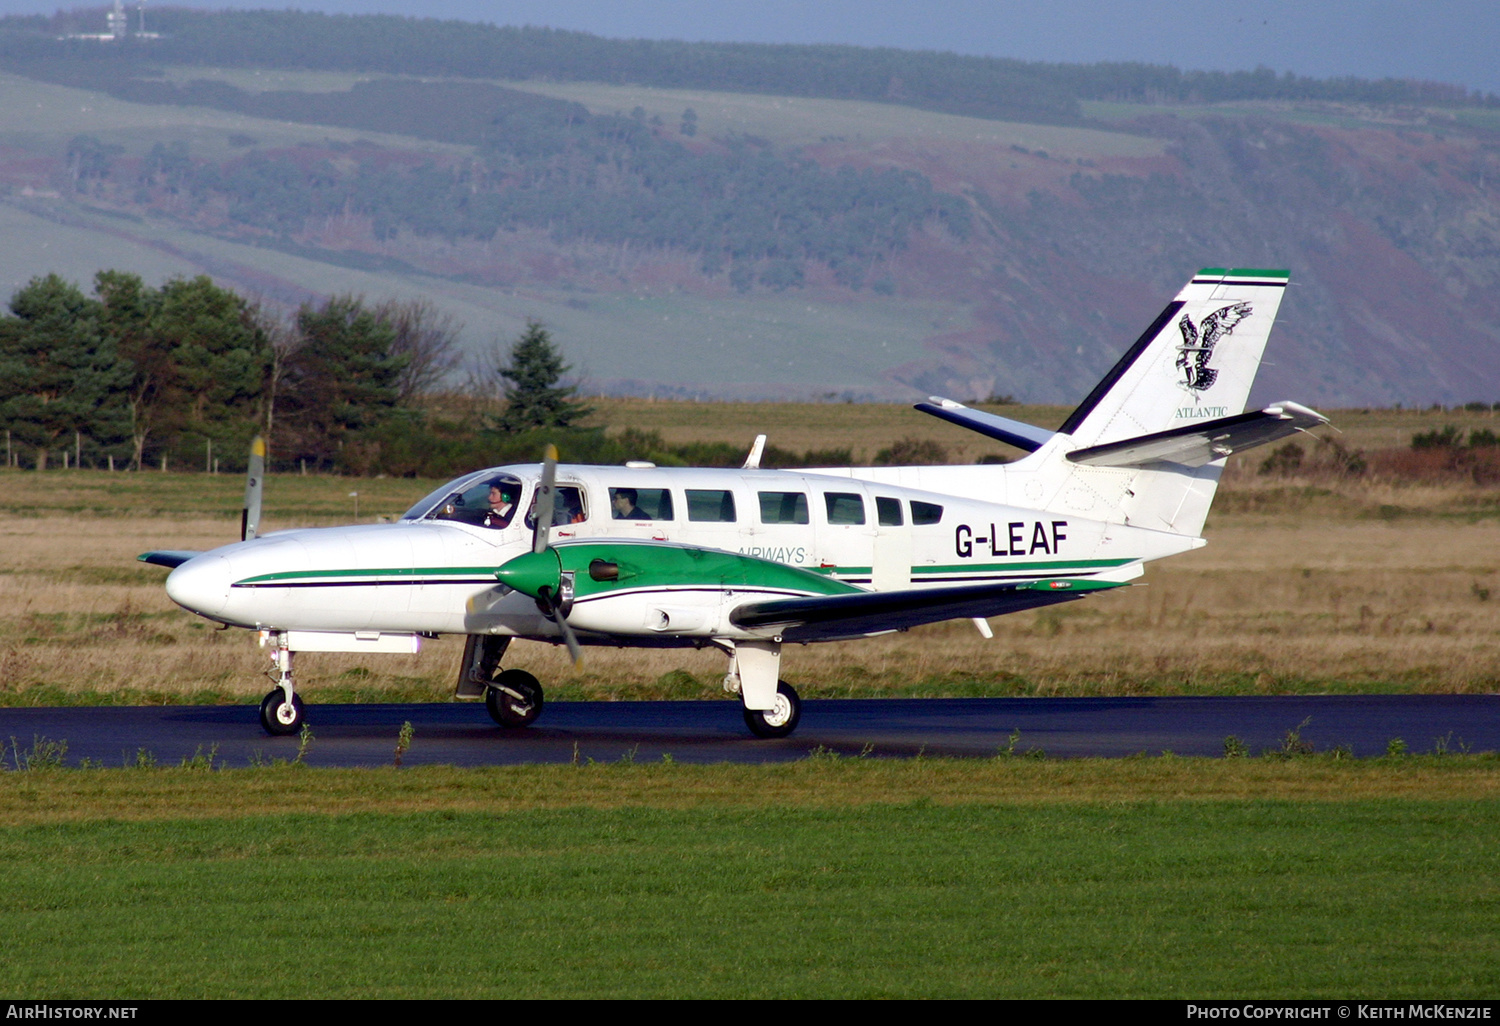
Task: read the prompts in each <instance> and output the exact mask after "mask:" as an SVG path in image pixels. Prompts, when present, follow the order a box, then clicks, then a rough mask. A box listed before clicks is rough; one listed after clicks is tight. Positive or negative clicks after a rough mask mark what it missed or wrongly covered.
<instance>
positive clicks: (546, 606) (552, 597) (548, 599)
mask: <svg viewBox="0 0 1500 1026" xmlns="http://www.w3.org/2000/svg"><path fill="white" fill-rule="evenodd" d="M536 600H537V605H539V606H541V607H542V612H544V613H545V614H546V615H547V616H550V617H552V622H553V623H555V624H557V629H558V631H559V632H560V633H561V634H562V636H563V644H565V645H567V646H568V655H570V656H572V658H573V666H574V668H581V667H582V666H583V646H582V645H580V644H579V643H578V635H576V634H574V633H573V628H572V627H570V626H568V620H567V617H565V616H563V614H562V609H561V607H560V606H559V605H558V603H557V599H556V593H555V592H554V591H553V589H552V587H551V586H549V585H545V584H544V585H542V586H541V587H540V588H538V589H537V592H536Z"/></svg>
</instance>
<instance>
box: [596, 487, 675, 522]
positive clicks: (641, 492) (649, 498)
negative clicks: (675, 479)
mask: <svg viewBox="0 0 1500 1026" xmlns="http://www.w3.org/2000/svg"><path fill="white" fill-rule="evenodd" d="M609 515H610V517H611V518H612V519H614V520H671V519H672V493H671V492H670V491H668V490H667V489H665V488H611V489H610V490H609Z"/></svg>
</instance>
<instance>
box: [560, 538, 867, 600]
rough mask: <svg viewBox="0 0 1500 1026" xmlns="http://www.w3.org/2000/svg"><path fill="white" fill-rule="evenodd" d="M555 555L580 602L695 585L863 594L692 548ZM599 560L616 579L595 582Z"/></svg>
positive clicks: (607, 546)
mask: <svg viewBox="0 0 1500 1026" xmlns="http://www.w3.org/2000/svg"><path fill="white" fill-rule="evenodd" d="M555 551H556V552H557V555H558V558H559V559H560V560H561V561H562V568H563V570H565V571H568V570H571V571H573V574H574V577H573V594H574V595H576V596H577V597H578V598H585V597H588V596H591V595H600V594H604V593H606V592H609V591H614V590H616V589H622V590H623V589H631V590H634V589H639V588H669V587H682V586H694V585H697V586H704V587H712V588H736V587H742V588H754V589H774V590H777V591H788V592H795V593H798V594H803V595H848V594H852V593H856V592H859V591H862V590H863V589H861V588H856V587H854V585H852V584H845V583H844V582H843V581H838V580H834V579H832V578H829V577H826V576H824V575H823V574H820V573H817V572H816V571H813V570H804V569H802V568H800V567H795V566H787V565H786V564H785V563H773V562H772V561H770V560H768V559H760V558H759V557H756V556H742V555H739V554H738V553H734V552H722V551H719V550H718V549H703V548H695V547H694V546H691V545H669V544H662V543H660V542H654V543H652V542H647V543H637V544H630V543H620V542H569V543H566V544H563V545H558V546H556V547H555ZM595 560H602V561H603V562H605V563H613V564H615V565H616V566H618V567H619V576H618V578H617V579H615V580H604V581H596V580H594V578H593V577H592V576H590V574H589V565H590V564H591V563H593V562H594V561H595Z"/></svg>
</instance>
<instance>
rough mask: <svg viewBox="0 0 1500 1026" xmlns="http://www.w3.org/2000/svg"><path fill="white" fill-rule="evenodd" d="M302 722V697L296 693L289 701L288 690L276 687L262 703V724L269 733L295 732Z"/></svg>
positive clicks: (299, 728)
mask: <svg viewBox="0 0 1500 1026" xmlns="http://www.w3.org/2000/svg"><path fill="white" fill-rule="evenodd" d="M302 723H303V716H302V699H300V698H298V697H297V696H296V695H295V694H294V695H292V699H291V701H287V697H286V692H285V691H283V690H282V689H281V688H275V689H273V690H272V691H271V693H270V694H269V695H267V696H266V697H265V699H264V700H263V701H262V702H261V703H260V725H261V726H262V727H264V728H265V731H266V733H267V734H275V735H278V736H280V735H285V734H295V733H297V731H299V730H301V729H302Z"/></svg>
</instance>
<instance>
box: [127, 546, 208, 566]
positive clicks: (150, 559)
mask: <svg viewBox="0 0 1500 1026" xmlns="http://www.w3.org/2000/svg"><path fill="white" fill-rule="evenodd" d="M201 555H203V553H201V552H185V551H183V550H182V549H160V550H158V551H156V552H142V553H141V554H140V555H139V556H136V557H135V558H136V559H137V560H139V561H140V562H142V563H152V564H155V565H156V566H181V565H182V564H184V563H186V562H187V561H188V560H190V559H192V558H193V557H194V556H201Z"/></svg>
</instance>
